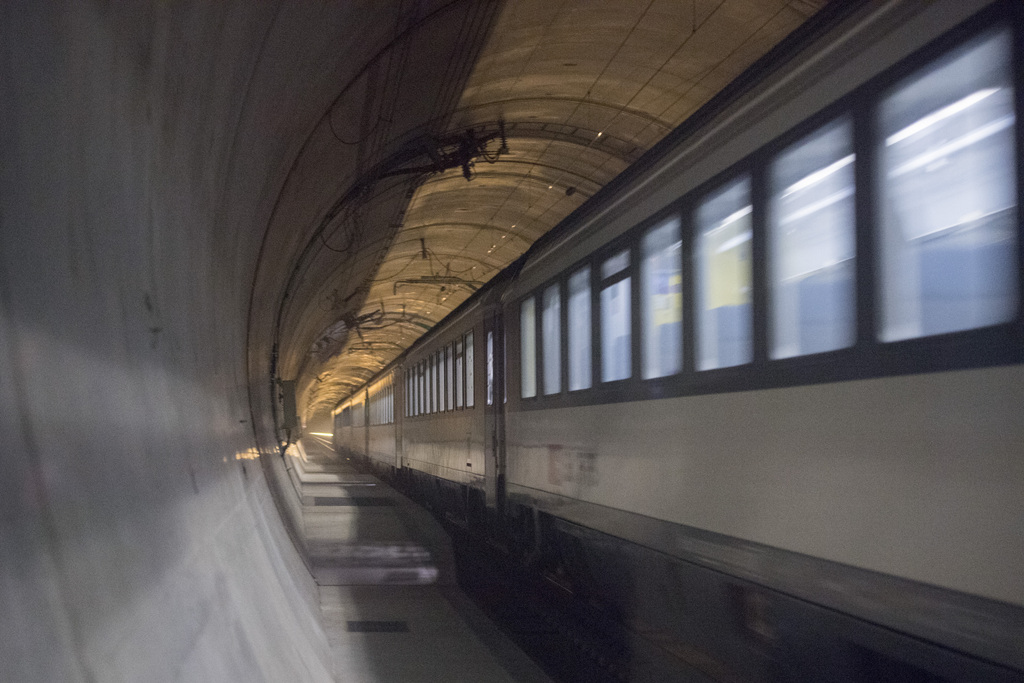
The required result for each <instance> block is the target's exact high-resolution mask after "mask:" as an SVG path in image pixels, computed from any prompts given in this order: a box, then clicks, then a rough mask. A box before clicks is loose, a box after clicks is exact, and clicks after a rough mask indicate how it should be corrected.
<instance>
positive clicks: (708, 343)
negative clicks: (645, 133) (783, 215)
mask: <svg viewBox="0 0 1024 683" xmlns="http://www.w3.org/2000/svg"><path fill="white" fill-rule="evenodd" d="M751 213H752V207H751V204H750V178H749V177H747V176H744V177H742V178H738V179H737V180H734V181H732V182H731V183H729V184H728V185H726V186H725V187H723V188H720V189H718V190H716V191H715V192H713V193H711V194H710V195H708V196H707V197H706V198H705V199H704V201H702V202H701V203H700V205H699V206H698V207H697V245H696V249H695V254H694V256H695V258H696V261H697V301H698V310H697V369H698V370H710V369H712V368H722V367H728V366H731V365H742V364H743V363H749V362H750V360H751V358H752V356H753V343H752V341H753V339H752V333H751V327H752V312H751V305H750V299H751V291H750V284H751V261H750V238H751Z"/></svg>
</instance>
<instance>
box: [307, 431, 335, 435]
mask: <svg viewBox="0 0 1024 683" xmlns="http://www.w3.org/2000/svg"><path fill="white" fill-rule="evenodd" d="M310 434H312V435H313V436H334V434H332V433H330V432H310Z"/></svg>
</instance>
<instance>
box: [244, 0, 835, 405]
mask: <svg viewBox="0 0 1024 683" xmlns="http://www.w3.org/2000/svg"><path fill="white" fill-rule="evenodd" d="M825 1H826V0H643V1H638V2H622V1H621V0H587V1H586V2H584V1H582V0H563V1H562V2H549V1H541V0H517V1H514V2H507V3H499V2H493V1H492V2H469V1H459V0H456V1H454V2H447V3H445V2H433V3H430V2H421V3H418V4H416V5H415V6H414V7H413V8H412V9H408V10H402V9H401V6H402V5H404V3H399V9H398V10H396V9H395V8H394V7H391V8H390V9H389V10H388V12H387V13H385V12H383V11H381V14H382V16H381V17H380V19H381V21H380V25H382V26H385V25H386V26H389V27H390V28H388V29H387V30H383V29H382V30H381V31H379V32H378V35H377V36H376V38H374V37H373V36H370V37H368V38H367V43H368V44H369V43H371V42H373V40H376V42H377V43H378V46H377V47H376V52H375V53H373V55H372V56H371V57H370V58H369V59H367V61H366V62H365V63H364V64H363V65H362V66H361V68H360V69H359V70H358V71H356V72H355V73H354V75H353V76H352V77H351V78H350V80H348V81H347V82H345V83H341V84H339V94H338V96H337V98H336V99H335V100H334V102H333V103H332V104H331V106H330V107H329V108H328V110H327V111H326V112H324V115H323V116H322V118H321V119H320V121H319V122H318V123H317V124H316V126H315V127H314V128H313V130H312V131H311V132H310V135H309V137H308V139H307V141H306V143H305V145H304V146H303V148H302V150H301V151H300V153H299V155H298V157H297V159H296V160H295V162H294V164H293V166H292V170H291V172H290V173H289V175H288V179H287V181H286V182H285V185H284V187H283V189H282V192H281V195H280V197H279V199H278V203H277V206H276V208H275V210H274V214H273V217H272V219H271V223H270V226H269V229H268V232H267V235H266V237H265V240H264V247H263V253H262V256H261V260H260V264H259V271H258V274H257V281H256V284H255V286H256V289H257V293H259V292H260V291H261V290H262V292H263V294H269V295H270V298H271V299H273V300H278V301H281V306H280V308H279V310H278V311H276V312H275V313H276V314H275V315H274V316H272V319H271V317H270V316H265V317H264V318H263V319H260V320H256V321H253V320H251V321H250V325H251V327H253V326H255V327H260V326H262V329H256V330H252V329H251V330H250V335H251V337H252V338H254V339H257V340H258V339H260V338H261V337H260V334H261V333H262V335H263V338H265V337H267V336H268V335H269V336H270V337H272V338H273V340H274V342H275V343H276V345H277V347H276V348H277V351H278V355H277V361H276V362H277V367H276V371H277V376H278V377H279V378H283V379H297V380H298V388H299V410H300V412H301V413H302V414H304V415H305V417H306V418H307V419H315V418H316V417H317V416H322V415H323V414H324V413H326V412H329V411H330V409H331V408H333V407H334V405H335V404H336V403H337V402H338V401H339V400H341V399H343V398H344V397H346V396H347V395H349V394H350V393H351V392H352V391H353V390H355V389H356V388H357V387H358V386H360V385H361V384H362V383H363V382H365V381H366V380H367V379H368V378H370V377H371V376H372V375H373V374H374V373H376V372H377V371H378V370H380V369H381V368H382V367H384V366H385V365H386V364H387V363H389V362H390V361H391V360H393V359H394V358H395V357H396V356H397V355H398V354H400V353H401V352H402V351H403V350H404V349H405V348H407V347H408V346H409V345H411V344H412V343H413V342H414V341H415V340H416V339H417V338H418V337H419V336H420V335H421V334H423V333H424V332H425V331H426V330H428V329H430V328H431V327H432V326H433V325H435V324H436V323H437V322H439V321H440V320H441V319H442V318H444V317H445V316H446V315H447V314H448V313H449V312H451V311H452V310H453V309H454V308H455V307H456V306H458V305H459V304H460V303H461V302H462V301H464V300H465V299H466V298H467V297H468V296H470V295H471V294H472V292H473V291H475V289H476V288H477V287H479V286H480V285H481V284H482V283H484V282H486V281H487V280H488V279H490V278H491V277H493V276H494V275H495V274H496V273H497V272H499V271H500V270H501V269H502V268H504V267H505V266H506V265H508V264H509V263H511V262H512V261H513V260H514V259H515V258H517V257H518V256H520V255H521V254H522V253H523V252H524V251H526V249H527V248H528V247H529V246H530V245H531V244H532V243H533V242H534V241H535V240H536V239H537V238H539V237H540V236H541V235H543V234H544V233H545V232H547V231H548V230H550V229H551V228H552V227H554V226H555V225H556V224H557V223H558V222H559V221H560V220H562V219H563V218H564V217H565V216H567V215H568V214H569V213H571V212H572V211H573V210H574V209H576V208H577V207H578V206H579V205H580V204H582V203H583V202H584V201H586V199H587V198H589V197H590V196H592V195H593V194H594V193H595V192H596V191H597V190H598V189H600V188H601V187H602V186H603V185H604V184H605V183H607V182H608V181H610V180H611V179H612V178H614V177H615V176H616V175H617V174H619V173H620V172H622V171H623V170H624V169H625V168H627V167H628V166H629V165H630V164H631V163H632V162H634V161H636V160H637V159H638V158H639V157H640V156H641V155H642V154H643V152H645V151H646V150H647V149H649V148H650V147H651V146H652V145H653V144H655V143H656V142H658V141H659V140H660V139H661V138H662V137H663V136H665V135H666V134H667V133H668V132H669V131H671V130H672V129H673V128H675V127H676V126H678V125H679V124H680V123H682V122H683V121H684V120H685V119H686V118H687V117H688V116H689V115H690V114H692V113H693V112H695V111H696V110H697V109H699V108H700V107H701V106H702V105H703V104H704V103H706V102H707V101H708V100H709V99H710V98H711V97H712V96H714V95H715V94H716V93H717V92H719V91H720V90H721V89H722V88H723V87H724V86H725V85H727V84H728V83H729V82H730V81H732V80H733V79H734V78H736V76H738V75H739V74H740V73H741V72H742V71H743V70H744V69H746V68H747V67H748V66H750V64H752V63H753V62H754V61H755V60H757V59H758V58H759V57H761V56H762V55H763V54H764V53H766V52H767V51H768V50H769V49H771V48H772V47H773V46H774V45H776V44H777V43H778V42H779V41H780V40H782V39H783V38H784V37H786V36H787V35H788V34H789V33H791V32H792V31H793V30H794V29H795V28H797V27H798V26H799V25H800V24H801V23H803V22H804V21H806V20H807V19H808V18H809V17H810V16H811V15H813V14H814V13H815V12H817V11H818V10H819V9H820V8H821V7H822V6H823V5H824V4H825ZM466 131H471V132H470V133H468V134H467V133H466ZM502 131H503V132H504V135H505V139H506V142H507V151H506V150H505V149H502V139H501V132H502ZM460 150H461V151H460ZM466 150H469V151H468V152H467V151H466ZM467 155H471V156H472V159H473V160H472V162H470V163H469V164H465V165H466V166H467V168H463V165H464V164H463V163H460V161H461V162H465V161H466V160H467V159H468V158H469V156H467ZM453 160H454V161H453ZM489 162H490V163H489ZM445 166H451V167H450V168H445ZM467 170H468V172H469V177H470V180H468V181H467V179H466V177H464V176H465V175H466V171H467ZM281 282H285V283H286V284H285V285H284V287H283V288H281V284H280V283H281ZM275 287H277V288H278V289H277V290H276V291H275V290H274V288H275ZM264 300H266V299H265V298H264ZM254 334H255V336H254V337H253V335H254ZM257 346H259V345H258V344H257ZM269 346H270V344H269V343H268V344H266V347H269ZM261 351H267V352H269V351H270V349H269V348H265V347H260V350H259V351H257V353H259V352H261ZM267 355H269V353H267Z"/></svg>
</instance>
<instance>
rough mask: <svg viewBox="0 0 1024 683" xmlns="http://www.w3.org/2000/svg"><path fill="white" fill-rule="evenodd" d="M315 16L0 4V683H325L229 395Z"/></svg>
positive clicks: (333, 41) (312, 99)
mask: <svg viewBox="0 0 1024 683" xmlns="http://www.w3.org/2000/svg"><path fill="white" fill-rule="evenodd" d="M323 11H324V5H323V4H322V3H320V4H318V3H280V4H271V3H269V2H256V3H252V2H234V3H230V2H223V3H222V2H194V3H191V4H188V3H185V2H180V3H159V2H154V3H141V2H122V3H117V2H98V1H96V2H68V3H63V4H60V3H47V2H36V1H34V0H15V1H14V2H5V3H2V5H0V55H2V57H0V437H2V441H3V445H2V446H0V681H48V682H49V681H163V680H191V681H241V680H248V681H302V680H310V681H314V680H329V679H331V671H330V665H329V661H330V659H329V654H328V649H327V643H326V639H325V636H324V632H323V629H322V627H321V624H320V614H319V607H318V602H317V599H316V595H315V585H314V583H313V581H312V578H311V576H310V574H309V572H308V570H307V568H306V566H305V565H304V564H303V562H302V560H301V558H300V556H299V554H298V552H297V550H296V549H295V547H294V546H293V544H292V543H291V541H290V540H289V537H288V535H287V533H286V530H285V528H284V526H283V525H282V521H281V517H280V515H279V514H278V511H277V509H276V507H275V505H274V503H273V500H272V499H271V496H270V492H269V489H268V486H267V481H266V479H265V475H264V471H263V470H264V468H262V467H260V465H259V464H258V462H257V461H253V460H251V459H248V458H251V457H252V456H253V455H255V454H256V452H257V451H256V446H257V444H256V439H255V436H254V425H253V421H254V419H257V420H261V421H262V422H263V423H264V424H265V423H266V422H267V420H268V417H267V416H265V415H262V416H256V417H255V418H254V416H253V415H251V414H250V407H249V399H248V394H247V391H248V389H247V377H246V372H247V369H246V320H247V315H248V308H249V304H250V301H249V294H250V290H251V283H252V279H253V273H254V272H255V266H256V262H257V260H258V255H259V249H260V244H261V240H262V237H263V231H264V228H265V226H266V225H267V222H268V220H269V216H270V213H271V211H272V209H273V204H274V201H275V198H276V196H277V194H278V193H279V188H280V187H281V185H282V184H283V182H284V178H285V177H286V175H287V172H288V168H289V165H290V163H291V159H294V157H295V154H296V151H297V149H298V148H299V147H300V146H301V144H302V141H303V139H304V136H305V135H307V134H308V131H309V130H310V129H311V127H312V126H313V125H314V124H315V121H316V120H317V119H318V118H319V117H320V116H321V115H322V113H323V111H324V109H325V107H326V105H327V104H328V103H329V100H330V98H331V97H333V95H331V93H330V91H329V89H327V88H323V87H321V86H322V84H323V83H326V82H329V81H332V80H334V79H336V77H337V76H338V74H337V73H335V69H336V68H355V67H353V66H347V65H346V66H342V67H339V66H338V65H339V63H340V60H342V59H343V58H344V55H343V54H342V55H337V54H336V55H335V57H334V60H335V61H331V60H330V59H321V56H322V54H321V53H325V54H326V53H331V54H333V53H337V52H338V51H337V50H333V51H332V50H331V49H330V48H331V46H332V45H337V44H338V42H339V37H340V36H343V35H344V32H345V21H344V18H345V13H344V11H337V12H334V14H333V16H334V19H335V21H334V22H333V23H331V22H325V21H324V20H323V17H322V16H321V13H322V12H323ZM352 11H353V12H354V11H356V10H355V9H353V10H352ZM297 36H302V37H303V40H301V41H300V40H297V39H296V37H297ZM350 61H351V60H350ZM335 92H336V91H335Z"/></svg>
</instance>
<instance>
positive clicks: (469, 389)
mask: <svg viewBox="0 0 1024 683" xmlns="http://www.w3.org/2000/svg"><path fill="white" fill-rule="evenodd" d="M475 404H476V398H475V392H474V391H473V333H472V332H469V333H467V334H466V407H467V408H472V407H473V406H474V405H475Z"/></svg>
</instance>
